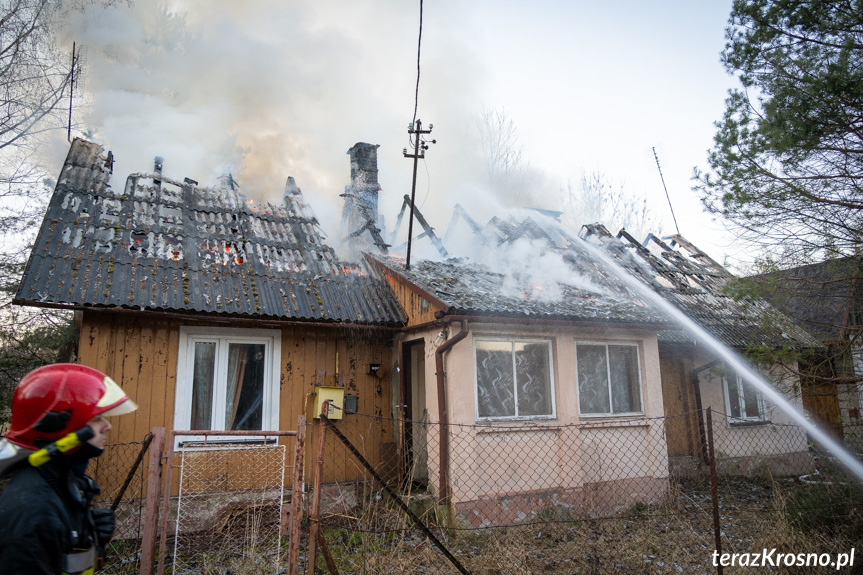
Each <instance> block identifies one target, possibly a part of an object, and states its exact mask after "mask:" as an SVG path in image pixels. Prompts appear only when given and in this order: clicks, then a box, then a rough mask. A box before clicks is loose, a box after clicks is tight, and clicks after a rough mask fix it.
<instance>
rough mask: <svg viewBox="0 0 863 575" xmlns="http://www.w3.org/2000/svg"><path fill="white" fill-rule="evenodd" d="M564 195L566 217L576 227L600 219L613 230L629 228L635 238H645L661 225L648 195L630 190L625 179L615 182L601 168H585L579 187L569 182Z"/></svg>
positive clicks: (563, 191) (563, 192)
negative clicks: (588, 170)
mask: <svg viewBox="0 0 863 575" xmlns="http://www.w3.org/2000/svg"><path fill="white" fill-rule="evenodd" d="M562 194H563V196H564V198H565V199H564V206H565V207H566V215H565V217H566V219H567V222H568V223H569V224H570V225H572V226H574V227H580V226H581V225H583V224H589V223H594V222H600V223H602V224H603V225H605V226H606V227H607V228H609V229H610V230H617V229H620V228H626V230H627V231H628V232H629V233H630V234H632V235H633V236H634V237H636V238H643V237H645V236H646V235H647V234H648V233H649V232H656V231H658V230H659V228H660V227H661V225H662V221H661V218H660V217H659V216H658V215H657V214H654V213H653V212H652V211H651V209H650V206H649V205H648V203H647V199H646V198H644V197H639V196H637V195H636V194H632V193H630V192H628V191H627V189H626V186H625V185H624V184H623V183H622V182H617V183H615V182H614V181H613V180H612V179H611V178H609V177H608V176H607V175H605V174H603V173H601V172H598V171H593V172H585V171H582V172H581V178H580V180H579V183H578V186H577V187H576V188H575V189H573V186H572V184H571V183H569V182H568V183H567V185H566V188H565V189H564V190H562Z"/></svg>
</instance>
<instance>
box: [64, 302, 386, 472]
mask: <svg viewBox="0 0 863 575" xmlns="http://www.w3.org/2000/svg"><path fill="white" fill-rule="evenodd" d="M181 325H208V324H207V323H206V322H195V323H193V324H192V323H186V324H184V323H183V322H182V321H181V320H176V319H152V318H151V317H150V316H148V315H147V314H128V313H125V314H116V313H110V312H84V314H83V316H82V318H81V323H80V339H79V346H78V355H79V362H80V363H82V364H84V365H89V366H91V367H94V368H96V369H98V370H100V371H102V372H104V373H106V374H107V375H109V376H110V377H112V378H113V379H114V380H115V381H116V382H117V383H118V384H120V385H121V386H122V387H123V389H124V390H125V391H126V393H127V394H128V395H129V396H130V397H131V398H132V399H133V400H134V401H135V402H137V403H138V406H139V407H138V410H137V411H136V412H134V413H131V414H128V415H123V416H120V417H115V418H112V424H113V426H114V429H113V430H112V431H111V435H110V438H109V443H126V442H133V441H142V440H143V439H144V437H145V436H146V434H147V433H148V432H149V431H150V430H151V429H152V428H153V427H165V428H166V429H167V430H168V431H170V430H171V429H172V428H173V418H174V395H175V385H176V379H177V377H176V376H177V353H178V347H179V337H180V326H181ZM209 325H213V326H214V327H217V326H218V327H226V326H227V325H228V324H225V323H218V324H215V323H213V324H209ZM255 327H258V326H255ZM279 329H281V334H282V337H281V341H282V350H281V374H280V379H281V381H280V401H281V404H280V407H279V427H280V429H282V430H295V429H296V427H297V418H298V416H299V415H300V414H305V415H306V417H307V419H308V422H309V423H308V425H307V429H306V434H307V435H306V438H307V439H306V454H307V457H306V476H307V478H309V479H310V478H311V469H312V464H311V462H312V456H313V455H314V449H315V448H316V446H317V437H316V435H315V434H314V432H313V425H312V421H313V419H312V415H313V414H312V408H313V405H314V402H313V397H312V396H311V394H312V393H313V392H314V390H315V386H316V385H339V386H342V387H344V388H345V395H347V396H352V395H353V396H357V397H358V406H357V412H358V413H357V415H347V416H345V417H344V418H343V419H342V420H341V421H339V422H338V423H337V425H338V427H339V429H340V430H341V431H342V432H343V433H344V434H345V435H346V436H347V437H348V438H350V439H351V440H352V441H354V442H356V443H358V444H360V445H359V446H360V447H361V451H363V452H364V453H365V454H366V456H367V457H368V459H369V460H370V462H371V463H372V465H375V466H377V465H378V463H379V455H380V452H381V445H382V444H389V443H392V442H393V441H394V437H393V426H392V422H391V421H389V420H388V419H379V418H374V417H368V416H378V417H380V416H383V417H386V418H388V417H389V414H390V412H391V404H392V383H391V382H392V377H391V373H390V370H391V366H392V353H393V352H392V334H391V333H390V332H389V331H385V330H380V329H370V328H365V329H364V328H357V329H346V328H337V327H333V328H328V327H305V326H302V325H289V324H285V325H284V326H282V327H280V328H279ZM337 354H338V355H337ZM336 357H338V369H336ZM369 364H380V366H381V367H380V370H379V371H378V373H377V375H376V376H374V375H369V374H368V371H369ZM378 386H380V392H378V391H377V388H378ZM289 445H293V441H292V440H291V441H290V442H289ZM326 453H327V455H326V458H325V473H326V477H325V479H326V480H327V481H345V480H351V479H355V478H357V477H361V476H362V473H361V472H360V471H359V469H360V466H359V465H357V464H354V463H353V462H352V456H351V455H349V454H348V453H347V451H346V450H344V449H343V448H341V446H340V445H339V444H338V443H337V439H336V438H335V437H333V436H332V435H331V436H330V440H329V441H328V449H327V450H326ZM292 457H293V456H292V454H290V455H289V457H288V461H291V460H292ZM127 471H128V470H117V473H120V474H122V475H123V477H125V474H126V473H127ZM286 475H287V476H289V475H290V471H289V472H288V473H287V474H286ZM110 480H111V481H115V480H114V479H113V478H110ZM289 482H290V481H289V479H288V483H289ZM173 483H174V484H175V486H176V474H175V481H174V482H173Z"/></svg>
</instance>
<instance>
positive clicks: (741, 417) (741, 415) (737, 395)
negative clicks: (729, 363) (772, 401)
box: [722, 373, 767, 423]
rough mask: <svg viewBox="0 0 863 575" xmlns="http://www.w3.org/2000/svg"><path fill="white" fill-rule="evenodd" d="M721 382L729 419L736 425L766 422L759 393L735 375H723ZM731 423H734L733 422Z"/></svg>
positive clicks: (762, 399) (762, 401) (762, 400)
mask: <svg viewBox="0 0 863 575" xmlns="http://www.w3.org/2000/svg"><path fill="white" fill-rule="evenodd" d="M722 382H723V384H724V386H725V402H726V406H727V407H728V416H729V417H731V418H732V419H733V420H737V422H738V423H739V422H741V421H765V420H767V413H766V411H765V409H764V398H763V397H762V396H761V392H760V391H758V390H757V389H755V388H754V387H753V386H752V385H750V384H749V383H747V382H745V381H743V378H741V377H740V376H739V375H737V374H736V373H728V374H726V375H724V376H723V377H722ZM731 423H735V421H732V422H731Z"/></svg>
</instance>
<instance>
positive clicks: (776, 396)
mask: <svg viewBox="0 0 863 575" xmlns="http://www.w3.org/2000/svg"><path fill="white" fill-rule="evenodd" d="M582 245H584V246H585V247H586V248H587V250H588V251H589V252H590V253H591V255H593V256H595V257H596V258H598V259H599V260H601V261H602V262H603V263H604V264H606V265H607V266H608V268H609V269H610V270H611V271H612V272H613V273H614V274H615V275H617V277H618V278H619V279H620V280H621V281H623V282H624V283H625V284H626V285H627V286H628V287H629V288H631V289H632V290H633V291H635V292H636V293H637V294H639V295H640V296H642V297H644V298H645V299H646V300H648V301H649V302H650V303H652V304H654V305H655V306H656V307H657V308H659V309H661V310H662V311H664V312H665V313H667V314H668V315H669V316H670V317H672V318H673V319H674V320H676V321H677V322H678V323H679V324H680V325H681V326H683V327H684V328H685V329H686V330H687V331H689V332H690V333H691V334H692V335H694V336H696V337H697V338H698V339H699V340H700V341H701V342H702V343H704V344H705V345H706V346H707V347H708V348H709V349H710V350H711V351H713V352H714V353H715V354H716V355H718V356H720V357H721V358H722V359H723V360H725V362H726V363H727V364H728V366H729V367H731V368H733V369H735V370H736V371H737V373H738V374H739V375H740V376H741V377H742V378H743V379H744V380H745V381H746V382H747V383H750V384H752V385H754V386H755V387H756V388H757V389H758V390H759V391H761V393H762V394H763V395H764V396H765V397H767V398H768V399H769V400H770V401H771V402H772V403H773V404H774V405H776V406H777V407H778V408H779V409H781V410H782V411H784V412H785V413H786V414H787V415H788V416H789V417H791V419H793V420H794V421H795V422H796V423H797V424H798V425H800V426H801V427H803V428H804V429H805V430H806V431H807V433H809V435H810V436H811V437H812V438H813V439H814V440H815V441H817V442H818V443H820V444H821V445H823V446H824V447H825V448H826V449H827V450H828V451H829V452H830V453H831V454H833V455H834V456H835V457H836V458H837V459H838V460H839V461H841V462H842V463H843V464H844V465H845V466H846V467H847V468H848V469H849V470H850V471H851V472H852V473H853V474H854V475H856V476H857V478H858V479H860V480H861V481H863V463H861V462H860V461H858V460H857V459H856V458H855V457H854V456H853V455H851V453H849V452H848V451H847V450H846V449H844V448H843V447H842V446H841V445H840V444H839V443H838V442H837V441H836V440H834V439H833V438H832V437H830V436H829V435H827V434H826V433H825V432H823V431H822V430H820V429H818V428H817V427H816V426H815V425H814V424H813V423H812V422H811V421H809V420H808V419H806V416H805V415H804V414H803V413H802V412H800V410H798V409H797V408H796V407H794V405H793V404H792V403H791V402H790V401H788V399H786V398H785V396H783V395H782V393H781V392H780V391H778V390H777V389H776V388H775V387H774V386H773V385H771V384H770V383H769V382H768V381H767V380H765V379H764V377H763V376H762V375H761V374H759V373H758V372H757V371H755V370H754V369H753V368H752V367H751V366H750V365H749V363H748V362H747V361H746V360H745V359H743V357H741V356H740V355H739V354H738V353H736V352H735V351H733V350H732V349H730V348H729V347H727V346H725V345H724V344H723V343H721V342H720V341H719V340H717V339H716V338H715V337H713V336H712V335H710V334H709V333H708V332H707V331H706V330H705V329H704V328H703V327H701V326H700V325H698V324H697V323H696V322H695V321H693V320H692V319H690V318H689V316H687V315H686V314H685V313H683V312H682V311H681V310H680V309H679V308H677V306H675V305H674V304H672V303H670V302H669V301H668V300H666V299H665V298H663V297H662V296H661V295H659V294H658V293H657V292H655V291H654V290H653V289H652V288H651V287H650V286H647V285H645V284H643V283H642V282H640V281H639V280H638V279H636V278H635V277H634V276H633V275H632V274H630V273H629V272H627V271H626V270H625V269H624V268H623V266H621V265H620V264H619V263H618V262H617V261H615V260H614V258H613V257H611V256H610V255H608V253H606V251H605V250H603V249H601V248H600V247H599V246H597V245H594V244H593V243H592V242H591V241H589V240H588V239H583V240H582Z"/></svg>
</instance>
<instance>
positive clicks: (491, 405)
mask: <svg viewBox="0 0 863 575" xmlns="http://www.w3.org/2000/svg"><path fill="white" fill-rule="evenodd" d="M476 387H477V412H478V413H479V416H480V417H512V416H514V415H515V393H514V391H513V390H514V387H513V381H512V344H510V343H509V342H508V341H477V342H476Z"/></svg>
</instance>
